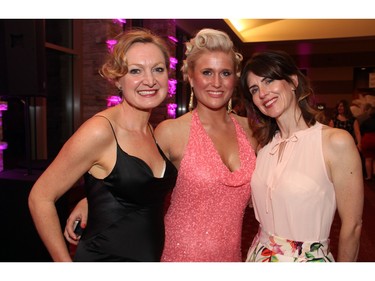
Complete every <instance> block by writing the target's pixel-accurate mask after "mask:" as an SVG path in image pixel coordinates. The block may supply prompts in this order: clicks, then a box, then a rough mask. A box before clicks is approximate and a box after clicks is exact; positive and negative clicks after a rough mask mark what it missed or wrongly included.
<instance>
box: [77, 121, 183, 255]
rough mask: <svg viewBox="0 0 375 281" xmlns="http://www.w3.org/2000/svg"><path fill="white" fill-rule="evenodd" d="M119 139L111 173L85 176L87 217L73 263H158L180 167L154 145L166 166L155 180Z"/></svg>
mask: <svg viewBox="0 0 375 281" xmlns="http://www.w3.org/2000/svg"><path fill="white" fill-rule="evenodd" d="M108 121H109V120H108ZM109 122H110V121H109ZM110 124H111V123H110ZM111 127H112V124H111ZM112 131H113V133H114V135H115V132H114V130H113V127H112ZM115 138H116V135H115ZM116 143H117V160H116V164H115V166H114V168H113V170H112V172H111V173H110V174H109V175H108V176H107V177H106V178H105V179H103V180H99V179H96V178H94V177H93V176H91V175H90V174H88V173H87V174H86V175H85V188H86V193H87V199H88V209H89V215H88V221H87V227H86V228H85V230H84V232H83V234H82V237H81V239H80V242H79V243H78V246H77V249H76V254H75V256H74V261H81V262H94V261H99V262H103V261H109V262H115V261H123V262H124V261H141V262H156V261H160V257H161V254H162V251H163V247H164V207H165V198H166V196H167V194H168V193H169V192H170V191H171V190H172V189H173V187H174V185H175V183H176V178H177V169H176V168H175V166H174V165H173V164H172V163H171V162H170V161H169V160H168V159H167V157H166V156H165V155H164V153H163V151H162V150H161V149H160V147H159V146H158V145H157V144H156V145H157V147H158V149H159V152H160V154H161V155H162V156H163V158H164V160H165V162H166V169H165V173H164V176H163V178H155V177H154V176H153V173H152V170H151V169H150V167H149V166H148V165H147V164H146V163H145V162H144V161H143V160H141V159H139V158H137V157H134V156H131V155H129V154H127V153H126V152H125V151H123V150H122V149H121V148H120V146H119V145H118V142H117V138H116ZM139 149H142V148H141V147H140V148H139Z"/></svg>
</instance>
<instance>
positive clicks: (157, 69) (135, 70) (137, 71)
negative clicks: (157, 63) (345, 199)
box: [129, 67, 165, 74]
mask: <svg viewBox="0 0 375 281" xmlns="http://www.w3.org/2000/svg"><path fill="white" fill-rule="evenodd" d="M152 72H157V73H163V72H165V68H164V67H155V68H153V69H152ZM129 73H130V74H140V73H142V69H141V68H133V69H129Z"/></svg>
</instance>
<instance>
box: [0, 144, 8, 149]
mask: <svg viewBox="0 0 375 281" xmlns="http://www.w3.org/2000/svg"><path fill="white" fill-rule="evenodd" d="M7 148H8V143H6V142H0V150H5V149H7Z"/></svg>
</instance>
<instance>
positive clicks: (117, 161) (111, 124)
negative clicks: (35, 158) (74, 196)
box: [29, 30, 177, 262]
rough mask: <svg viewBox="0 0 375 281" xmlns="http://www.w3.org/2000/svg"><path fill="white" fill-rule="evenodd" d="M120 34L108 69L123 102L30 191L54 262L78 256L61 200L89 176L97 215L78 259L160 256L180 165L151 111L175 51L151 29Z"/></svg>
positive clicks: (84, 129) (76, 140) (83, 131)
mask: <svg viewBox="0 0 375 281" xmlns="http://www.w3.org/2000/svg"><path fill="white" fill-rule="evenodd" d="M116 39H117V44H116V45H115V47H114V49H113V51H112V52H111V53H110V54H109V58H108V60H107V61H106V63H105V64H104V65H103V67H102V69H101V75H102V76H103V77H104V78H106V79H107V80H109V81H110V82H112V83H114V84H115V85H116V86H117V87H118V88H119V90H120V91H121V96H122V101H121V103H120V104H118V105H116V106H113V107H111V108H108V109H106V110H104V111H102V112H99V113H98V114H96V115H95V116H93V117H92V118H90V119H89V120H87V121H86V122H85V123H84V124H83V125H82V126H81V127H80V128H79V129H78V130H77V131H76V132H75V133H74V134H73V136H72V137H71V138H70V139H69V140H68V141H67V142H66V143H65V145H64V146H63V148H62V149H61V151H60V152H59V154H58V155H57V157H56V159H55V160H54V161H53V162H52V164H51V165H50V166H49V167H48V168H47V170H46V171H45V172H44V173H43V174H42V175H41V177H40V178H39V179H38V180H37V182H36V183H35V185H34V187H33V188H32V190H31V193H30V195H29V207H30V211H31V214H32V217H33V220H34V223H35V225H36V228H37V230H38V232H39V235H40V236H41V238H42V240H43V242H44V244H45V245H46V247H47V249H48V251H49V253H50V254H51V257H52V258H53V260H54V261H71V257H70V254H69V251H68V248H67V245H66V242H65V240H64V236H63V233H62V231H61V226H60V222H59V219H58V216H57V211H56V207H55V202H56V201H57V200H58V199H59V198H60V197H61V196H62V195H63V194H64V193H65V192H67V191H68V190H69V189H70V188H71V187H72V186H73V185H74V183H75V182H77V181H78V180H79V179H80V178H81V177H82V176H83V175H85V179H86V182H85V185H86V195H87V200H88V208H89V214H90V215H89V218H88V222H87V227H86V228H85V230H84V232H83V234H82V237H81V239H80V242H79V245H78V248H77V251H76V255H75V258H74V260H75V261H90V262H91V261H159V260H160V257H161V254H162V250H163V246H164V220H163V215H164V200H165V196H166V195H167V194H168V193H169V191H170V190H171V189H172V188H173V187H174V185H175V181H176V177H177V170H176V168H175V167H174V166H173V164H172V163H171V162H170V161H169V160H168V159H167V158H166V157H165V155H164V153H163V152H162V151H161V149H160V148H159V146H158V145H157V144H156V142H155V139H154V136H153V129H152V127H151V125H150V124H149V118H150V115H151V112H152V109H153V108H155V107H157V106H158V105H159V104H161V103H162V102H163V100H164V99H165V98H166V96H167V93H168V70H169V50H168V46H167V45H166V43H165V41H164V40H163V39H161V38H159V37H158V36H156V35H154V34H151V32H150V31H147V30H133V31H129V32H125V33H123V34H121V35H120V36H119V37H118V38H116ZM140 148H141V149H140Z"/></svg>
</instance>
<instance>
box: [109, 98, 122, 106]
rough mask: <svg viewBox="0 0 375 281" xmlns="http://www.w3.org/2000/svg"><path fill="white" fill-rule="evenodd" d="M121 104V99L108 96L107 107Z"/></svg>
mask: <svg viewBox="0 0 375 281" xmlns="http://www.w3.org/2000/svg"><path fill="white" fill-rule="evenodd" d="M120 102H121V98H120V97H119V96H109V97H108V98H107V107H112V106H115V105H116V104H119V103H120Z"/></svg>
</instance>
